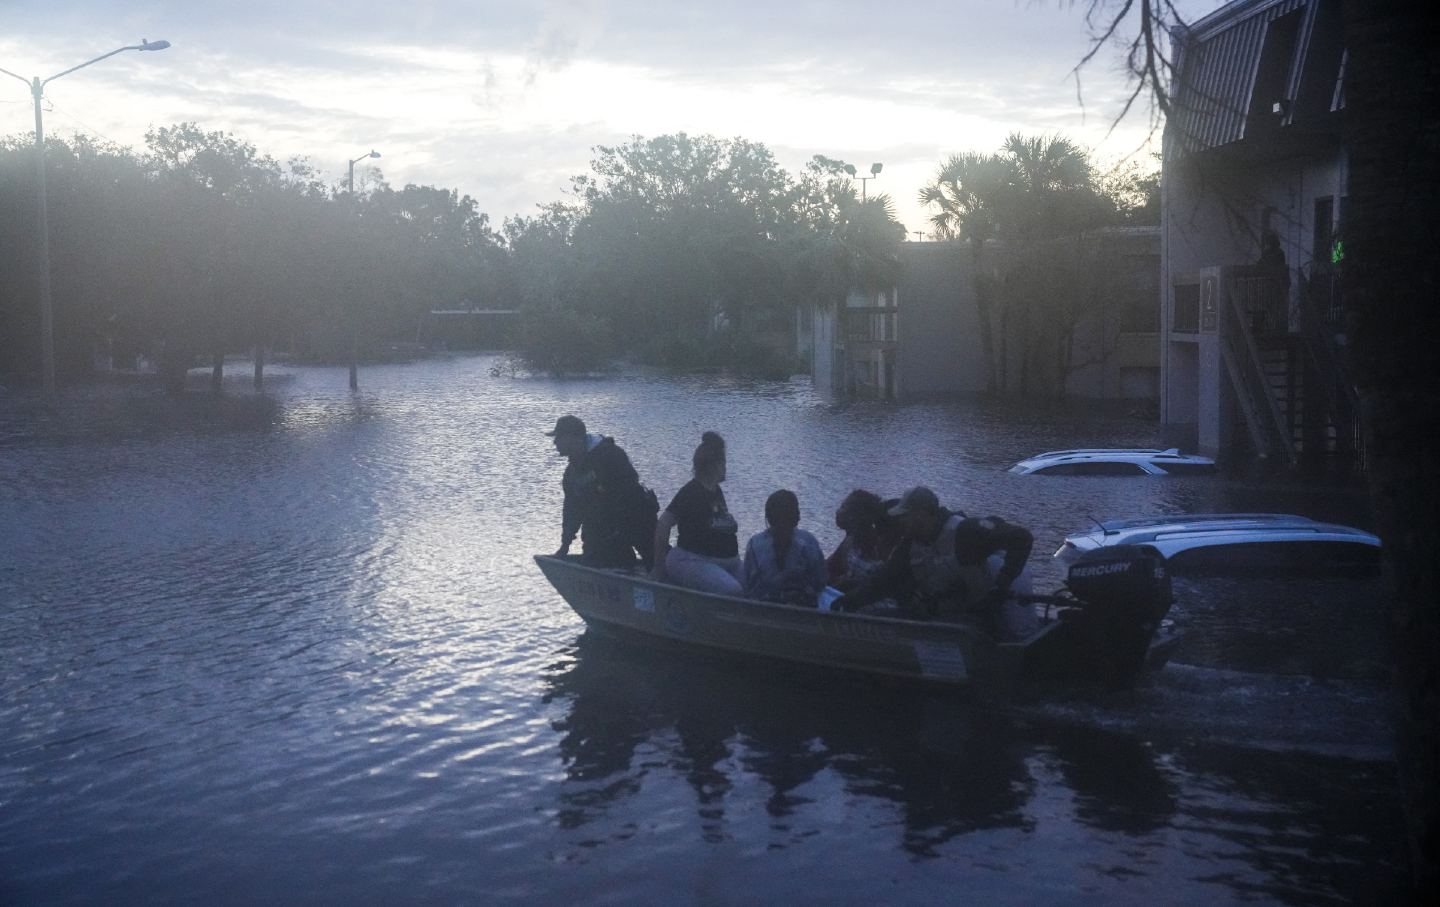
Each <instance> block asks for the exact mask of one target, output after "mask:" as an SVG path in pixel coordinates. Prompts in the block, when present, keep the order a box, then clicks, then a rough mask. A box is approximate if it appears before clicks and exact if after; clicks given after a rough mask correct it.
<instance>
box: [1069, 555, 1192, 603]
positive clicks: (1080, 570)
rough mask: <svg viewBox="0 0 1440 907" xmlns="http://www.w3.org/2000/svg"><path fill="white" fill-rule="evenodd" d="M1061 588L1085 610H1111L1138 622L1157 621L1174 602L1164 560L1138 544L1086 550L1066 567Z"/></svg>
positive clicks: (1168, 572) (1168, 571)
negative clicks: (1082, 605) (1067, 569)
mask: <svg viewBox="0 0 1440 907" xmlns="http://www.w3.org/2000/svg"><path fill="white" fill-rule="evenodd" d="M1065 586H1066V588H1068V589H1069V590H1070V594H1071V595H1074V596H1075V597H1076V598H1078V599H1080V600H1081V601H1082V602H1084V603H1085V606H1086V609H1087V610H1093V609H1097V608H1098V609H1104V610H1106V611H1115V612H1119V613H1123V614H1124V615H1125V616H1126V617H1127V618H1132V617H1134V618H1139V619H1141V620H1144V619H1147V618H1148V619H1151V620H1156V621H1158V620H1160V618H1162V617H1164V616H1165V613H1166V612H1167V611H1169V610H1170V605H1171V603H1172V602H1174V601H1175V595H1174V593H1173V592H1172V591H1171V588H1170V569H1169V568H1168V567H1167V566H1166V565H1165V558H1164V557H1163V556H1162V555H1161V554H1160V552H1158V551H1156V550H1155V549H1154V548H1146V547H1144V546H1141V545H1115V546H1113V547H1110V548H1096V549H1094V550H1093V551H1086V552H1085V553H1084V554H1082V555H1080V557H1079V559H1078V560H1076V561H1075V563H1073V564H1071V565H1070V571H1069V573H1068V574H1067V575H1066V577H1065Z"/></svg>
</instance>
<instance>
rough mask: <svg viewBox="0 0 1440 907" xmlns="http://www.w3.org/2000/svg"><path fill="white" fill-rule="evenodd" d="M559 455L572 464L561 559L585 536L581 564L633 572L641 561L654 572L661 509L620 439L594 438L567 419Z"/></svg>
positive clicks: (558, 440)
mask: <svg viewBox="0 0 1440 907" xmlns="http://www.w3.org/2000/svg"><path fill="white" fill-rule="evenodd" d="M546 434H547V435H549V436H550V437H551V438H554V439H555V450H556V451H558V452H559V453H560V455H561V456H563V457H565V458H567V459H568V460H569V461H570V462H569V463H568V464H567V465H566V466H565V475H564V477H563V478H562V479H561V480H560V486H561V488H563V489H564V491H565V506H564V512H563V516H562V526H561V532H560V550H558V551H556V552H555V555H556V556H557V557H564V556H565V555H567V554H569V553H570V545H571V544H572V543H573V542H574V541H575V537H576V536H577V535H578V536H580V540H581V542H582V544H583V545H584V552H583V554H582V555H581V560H582V561H583V562H584V563H585V564H587V565H589V566H592V567H633V566H635V560H636V556H637V553H638V556H639V560H640V562H641V563H642V564H644V566H645V568H646V569H647V570H648V569H649V568H650V565H651V551H652V549H651V541H652V540H653V538H654V536H655V514H656V512H657V511H658V510H659V509H660V508H659V505H658V503H657V502H656V500H655V493H654V492H653V491H650V490H649V489H647V488H645V487H644V486H643V485H641V484H640V477H639V476H638V475H637V474H636V472H635V467H634V466H632V465H630V458H629V457H628V456H626V455H625V451H624V450H621V449H620V446H619V445H618V444H616V443H615V439H614V438H609V437H604V436H602V435H595V434H590V433H588V432H587V431H586V430H585V423H584V422H582V421H581V420H580V418H579V417H577V416H561V417H560V418H559V419H557V420H556V422H555V430H554V431H549V432H546Z"/></svg>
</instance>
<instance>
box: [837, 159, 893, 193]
mask: <svg viewBox="0 0 1440 907" xmlns="http://www.w3.org/2000/svg"><path fill="white" fill-rule="evenodd" d="M884 167H885V165H884V164H871V165H870V175H869V176H855V172H856V171H855V165H854V164H846V165H845V172H846V173H848V174H850V176H851V177H852V178H854V179H858V180H859V181H860V201H862V202H863V201H865V200H866V194H865V189H866V186H865V184H866V183H868V182H870V181H871V180H873V179H874V178H875V177H877V176H879V175H880V171H881V170H882V169H883V168H884Z"/></svg>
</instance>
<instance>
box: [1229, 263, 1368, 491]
mask: <svg viewBox="0 0 1440 907" xmlns="http://www.w3.org/2000/svg"><path fill="white" fill-rule="evenodd" d="M1227 270H1230V271H1231V273H1229V274H1227V279H1226V281H1225V300H1224V303H1223V305H1224V306H1225V311H1224V316H1225V317H1224V318H1223V324H1224V329H1223V331H1222V332H1221V334H1222V336H1221V338H1220V341H1221V342H1220V353H1221V358H1222V359H1223V361H1224V364H1225V370H1226V372H1227V374H1228V376H1229V378H1230V382H1231V387H1232V388H1233V389H1234V391H1235V398H1236V400H1237V402H1238V403H1239V409H1240V414H1241V416H1242V417H1243V419H1244V423H1245V426H1246V428H1247V430H1248V432H1249V435H1250V439H1251V441H1252V442H1253V444H1254V446H1255V449H1256V451H1257V452H1258V453H1259V454H1260V455H1261V456H1266V457H1284V458H1286V459H1287V460H1289V461H1290V462H1291V463H1294V462H1296V461H1297V460H1298V459H1299V457H1301V456H1302V455H1303V456H1305V457H1307V458H1308V457H1314V456H1321V455H1332V456H1338V457H1341V458H1345V459H1347V460H1349V461H1350V462H1351V463H1352V464H1353V465H1354V466H1355V467H1356V468H1358V469H1362V470H1363V469H1364V465H1365V456H1364V455H1365V450H1364V436H1363V432H1362V431H1361V425H1360V419H1359V413H1360V405H1359V395H1358V394H1357V392H1356V390H1355V386H1354V384H1353V382H1351V380H1350V378H1349V373H1348V370H1347V368H1346V366H1345V358H1344V348H1343V338H1344V334H1343V321H1344V317H1343V309H1342V307H1341V306H1340V305H1339V304H1338V299H1337V298H1336V290H1335V285H1334V281H1333V277H1330V276H1329V275H1320V276H1318V277H1317V275H1315V274H1310V275H1306V276H1305V277H1304V279H1303V280H1302V285H1301V290H1302V292H1301V294H1300V296H1301V304H1300V311H1299V313H1298V314H1299V319H1298V320H1299V324H1298V327H1299V330H1298V331H1291V330H1290V328H1291V325H1290V323H1289V320H1290V319H1289V314H1288V310H1287V306H1288V299H1287V297H1288V294H1287V293H1286V289H1287V287H1288V283H1287V281H1286V279H1285V276H1284V274H1283V272H1275V271H1273V270H1270V269H1264V268H1234V269H1227Z"/></svg>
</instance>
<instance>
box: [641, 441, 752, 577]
mask: <svg viewBox="0 0 1440 907" xmlns="http://www.w3.org/2000/svg"><path fill="white" fill-rule="evenodd" d="M691 464H692V466H693V467H694V475H695V478H693V479H691V480H690V481H689V482H686V483H685V485H684V487H682V488H681V489H680V490H679V491H678V492H677V493H676V494H675V498H674V500H672V501H671V502H670V506H668V507H666V508H665V510H664V512H663V513H661V514H660V518H659V520H657V521H656V525H655V572H654V577H655V578H656V579H658V580H661V581H664V582H671V583H674V584H675V585H677V586H685V587H686V588H688V589H698V590H699V591H701V592H713V593H715V594H717V595H734V596H739V595H743V594H744V591H745V590H744V585H743V583H742V574H741V564H740V557H739V543H738V542H737V541H736V538H735V533H736V529H737V527H736V525H735V518H734V517H732V516H731V515H730V510H729V508H727V507H726V506H725V493H724V492H722V491H721V490H720V483H721V482H724V481H725V441H724V439H723V438H721V437H720V436H719V435H718V434H716V433H715V432H713V431H707V432H705V434H704V435H703V436H702V437H701V439H700V446H699V447H697V448H695V455H694V457H693V458H692V459H691ZM677 526H678V527H679V528H680V532H679V535H678V537H677V538H676V541H675V547H674V548H670V530H671V529H674V528H675V527H677ZM667 549H669V551H668V553H667Z"/></svg>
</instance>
